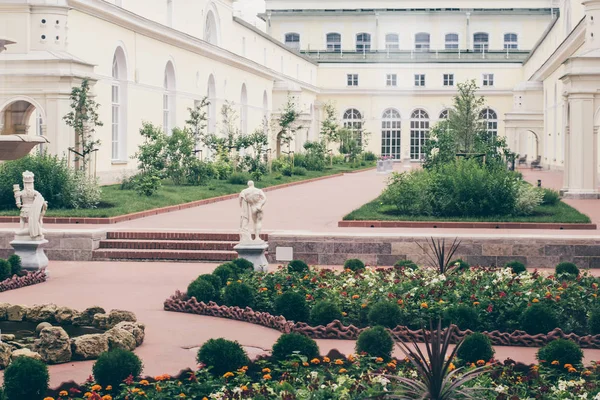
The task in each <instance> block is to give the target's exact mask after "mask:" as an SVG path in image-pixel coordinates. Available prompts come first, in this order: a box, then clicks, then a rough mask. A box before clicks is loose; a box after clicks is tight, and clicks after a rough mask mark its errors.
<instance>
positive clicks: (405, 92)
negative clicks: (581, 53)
mask: <svg viewBox="0 0 600 400" xmlns="http://www.w3.org/2000/svg"><path fill="white" fill-rule="evenodd" d="M320 94H322V95H369V96H377V97H386V96H394V97H398V96H404V97H406V96H410V97H421V96H448V95H449V94H456V91H453V92H450V91H448V90H441V89H418V90H413V89H397V90H394V91H387V90H381V89H321V92H320ZM477 94H478V95H480V96H484V97H493V96H511V97H512V96H513V91H512V90H510V89H506V90H501V89H499V90H478V91H477Z"/></svg>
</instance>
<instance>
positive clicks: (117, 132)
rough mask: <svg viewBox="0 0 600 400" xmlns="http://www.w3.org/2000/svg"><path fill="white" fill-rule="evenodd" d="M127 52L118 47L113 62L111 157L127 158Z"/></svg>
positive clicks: (117, 159) (114, 158)
mask: <svg viewBox="0 0 600 400" xmlns="http://www.w3.org/2000/svg"><path fill="white" fill-rule="evenodd" d="M126 62H127V61H126V59H125V52H124V51H123V49H122V48H121V47H117V50H115V54H114V56H113V63H112V85H111V87H112V90H111V103H112V119H111V128H112V129H111V130H112V132H111V159H112V160H113V161H122V160H127V151H126V148H125V145H126V138H125V137H126V133H127V64H126Z"/></svg>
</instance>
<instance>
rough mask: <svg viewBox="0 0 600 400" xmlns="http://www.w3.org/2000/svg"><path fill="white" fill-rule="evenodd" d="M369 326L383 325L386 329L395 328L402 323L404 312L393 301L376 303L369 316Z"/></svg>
mask: <svg viewBox="0 0 600 400" xmlns="http://www.w3.org/2000/svg"><path fill="white" fill-rule="evenodd" d="M368 319H369V324H371V325H372V326H375V325H381V326H384V327H386V328H392V329H393V328H395V327H397V326H398V325H400V322H401V321H402V311H401V310H400V307H399V306H398V304H396V303H392V302H391V301H382V302H379V303H376V304H375V305H374V306H373V307H371V310H370V311H369V315H368Z"/></svg>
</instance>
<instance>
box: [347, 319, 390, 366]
mask: <svg viewBox="0 0 600 400" xmlns="http://www.w3.org/2000/svg"><path fill="white" fill-rule="evenodd" d="M393 348H394V340H393V339H392V336H391V335H390V333H389V332H388V331H387V330H386V329H385V328H384V327H383V326H375V327H373V328H368V329H365V330H364V331H363V332H362V333H361V334H360V335H359V336H358V340H357V341H356V351H357V352H358V353H366V354H368V355H369V356H371V357H381V358H383V359H384V360H386V361H387V360H389V359H390V358H391V357H392V350H393Z"/></svg>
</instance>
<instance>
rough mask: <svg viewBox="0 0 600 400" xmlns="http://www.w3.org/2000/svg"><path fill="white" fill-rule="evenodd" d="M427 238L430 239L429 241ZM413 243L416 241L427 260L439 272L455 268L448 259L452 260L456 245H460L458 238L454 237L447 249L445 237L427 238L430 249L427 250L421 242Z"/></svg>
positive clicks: (442, 272) (447, 271) (456, 248)
mask: <svg viewBox="0 0 600 400" xmlns="http://www.w3.org/2000/svg"><path fill="white" fill-rule="evenodd" d="M429 240H431V242H430V241H429ZM415 243H417V245H418V246H419V247H420V248H421V250H423V252H424V253H425V254H426V255H427V258H429V261H431V263H432V266H433V267H435V268H436V269H437V270H438V271H439V273H440V274H447V273H449V272H452V271H453V270H454V269H455V266H454V265H450V260H452V257H454V253H456V251H457V250H458V247H459V246H460V243H461V242H460V240H458V238H455V239H454V242H452V245H451V246H450V248H449V249H446V239H434V238H430V239H428V240H427V247H428V248H429V249H430V250H431V251H427V250H426V249H425V246H423V245H422V244H421V243H419V242H415Z"/></svg>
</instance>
